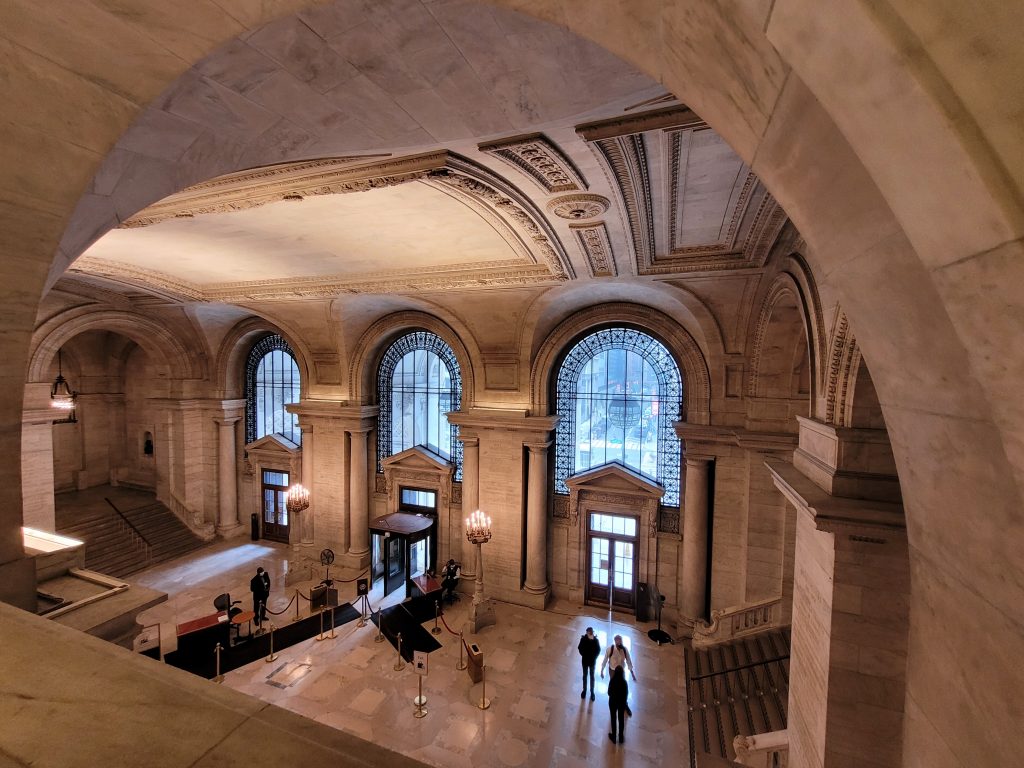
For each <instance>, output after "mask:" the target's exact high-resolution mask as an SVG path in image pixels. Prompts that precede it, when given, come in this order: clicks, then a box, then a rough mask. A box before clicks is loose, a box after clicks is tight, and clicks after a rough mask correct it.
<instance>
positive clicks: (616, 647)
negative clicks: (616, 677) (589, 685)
mask: <svg viewBox="0 0 1024 768" xmlns="http://www.w3.org/2000/svg"><path fill="white" fill-rule="evenodd" d="M605 667H608V668H609V669H610V670H611V672H610V673H609V674H615V670H616V669H623V668H624V667H629V675H630V677H632V678H633V679H634V680H636V673H635V672H633V659H632V658H630V655H629V648H627V647H626V646H624V645H623V644H622V635H616V636H615V638H614V642H613V643H612V644H611V645H609V646H608V650H607V651H605V654H604V658H603V659H601V679H602V680H603V679H604V668H605ZM622 680H623V682H625V680H626V673H625V670H624V669H623V673H622ZM609 685H611V683H610V682H609ZM626 690H627V692H628V690H629V686H627V687H626ZM627 695H628V693H627ZM623 706H624V707H625V712H626V714H627V715H629V716H630V717H632V716H633V710H631V709H630V708H629V704H627V703H625V699H623Z"/></svg>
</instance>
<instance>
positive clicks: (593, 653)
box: [577, 627, 601, 701]
mask: <svg viewBox="0 0 1024 768" xmlns="http://www.w3.org/2000/svg"><path fill="white" fill-rule="evenodd" d="M577 649H578V650H579V652H580V660H581V661H582V662H583V690H582V691H580V698H581V699H585V698H586V697H587V673H588V672H589V673H590V700H591V701H593V700H594V665H595V664H597V657H598V656H600V655H601V641H600V640H598V639H597V638H596V637H594V628H593V627H587V632H586V634H585V635H583V637H581V638H580V644H579V645H578V646H577Z"/></svg>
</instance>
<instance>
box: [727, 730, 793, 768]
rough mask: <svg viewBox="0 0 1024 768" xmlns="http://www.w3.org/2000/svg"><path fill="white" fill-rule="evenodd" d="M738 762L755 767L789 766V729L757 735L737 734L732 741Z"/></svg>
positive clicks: (783, 767)
mask: <svg viewBox="0 0 1024 768" xmlns="http://www.w3.org/2000/svg"><path fill="white" fill-rule="evenodd" d="M732 745H733V749H734V750H735V751H736V762H737V763H739V764H740V765H748V766H753V768H787V766H788V765H789V731H788V730H787V731H772V732H771V733H759V734H757V735H756V736H737V737H736V738H734V739H733V741H732Z"/></svg>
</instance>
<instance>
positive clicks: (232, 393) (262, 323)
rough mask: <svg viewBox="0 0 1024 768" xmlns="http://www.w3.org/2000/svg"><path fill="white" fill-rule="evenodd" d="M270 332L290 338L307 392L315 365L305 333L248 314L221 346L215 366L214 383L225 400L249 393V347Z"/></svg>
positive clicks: (303, 392)
mask: <svg viewBox="0 0 1024 768" xmlns="http://www.w3.org/2000/svg"><path fill="white" fill-rule="evenodd" d="M270 335H277V336H280V337H281V338H282V339H284V340H285V341H286V342H288V346H289V347H290V348H291V350H292V355H293V356H294V357H295V363H296V365H298V366H299V381H300V387H301V389H300V391H301V393H302V397H304V398H305V397H306V396H307V393H308V391H309V386H310V373H311V369H312V366H311V365H310V364H309V360H310V359H311V357H310V352H309V349H308V348H307V346H306V345H305V344H303V343H302V340H301V337H299V336H297V335H296V334H294V333H291V332H290V331H289V330H288V329H285V328H281V327H279V326H278V325H276V324H274V323H272V322H270V321H269V320H265V319H264V318H262V317H248V318H246V319H244V320H242V321H241V322H239V323H236V324H235V325H234V326H233V327H232V328H231V330H230V331H229V332H228V333H227V334H226V335H225V336H224V338H223V340H222V341H221V343H220V346H219V347H218V348H217V356H216V358H215V360H214V366H213V369H214V372H215V378H214V384H215V388H216V391H217V394H218V395H219V396H221V397H223V398H224V399H225V400H229V399H241V398H244V397H245V368H246V362H247V361H248V359H249V351H250V350H251V349H252V348H253V346H254V345H255V344H256V343H257V342H259V340H260V339H261V338H263V337H264V336H270ZM296 342H298V343H296Z"/></svg>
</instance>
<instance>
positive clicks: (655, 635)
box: [647, 594, 675, 645]
mask: <svg viewBox="0 0 1024 768" xmlns="http://www.w3.org/2000/svg"><path fill="white" fill-rule="evenodd" d="M658 598H659V600H658V628H657V629H649V630H647V636H648V637H649V638H651V640H653V641H654V642H655V643H657V644H658V645H664V644H665V643H673V644H674V643H675V640H673V639H672V635H670V634H669V633H668V632H666V631H665V630H663V629H662V628H661V608H662V605H663V604H664V603H665V596H664V595H660V594H659V595H658Z"/></svg>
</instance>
